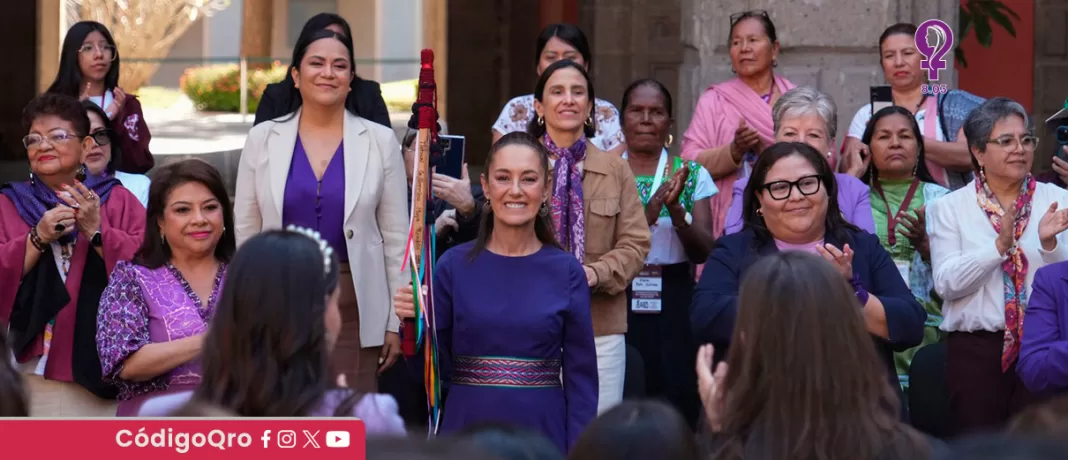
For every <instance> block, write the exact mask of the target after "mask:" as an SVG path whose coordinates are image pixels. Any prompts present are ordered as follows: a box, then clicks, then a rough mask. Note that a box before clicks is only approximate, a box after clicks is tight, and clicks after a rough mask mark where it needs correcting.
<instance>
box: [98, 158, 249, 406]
mask: <svg viewBox="0 0 1068 460" xmlns="http://www.w3.org/2000/svg"><path fill="white" fill-rule="evenodd" d="M155 177H156V180H155V181H153V182H152V188H151V190H150V192H149V200H148V219H147V222H150V224H149V225H147V226H146V227H147V228H146V229H145V239H144V243H143V244H142V245H141V249H140V250H139V251H138V253H137V257H135V258H134V260H133V262H119V264H118V265H117V266H116V267H115V271H113V272H112V273H111V279H110V282H109V283H108V287H107V289H105V290H104V293H103V295H102V296H101V299H100V310H99V311H98V316H97V328H96V340H97V350H98V351H99V353H100V366H101V370H102V371H103V375H104V379H105V381H109V382H112V383H115V384H116V385H117V386H118V387H119V408H118V414H117V415H118V416H120V417H123V416H135V415H137V413H138V410H139V409H140V407H141V404H143V403H144V401H145V400H146V399H148V398H151V397H153V396H159V395H160V394H164V393H173V392H178V391H183V390H190V389H192V388H194V387H195V386H196V385H197V384H198V383H200V365H199V363H198V362H197V358H198V356H199V355H200V351H201V347H202V345H203V343H204V333H205V332H206V331H207V329H208V322H209V321H210V320H211V317H212V314H213V313H214V311H215V303H216V299H217V298H218V295H219V288H220V286H221V285H222V280H223V277H224V276H225V274H226V263H227V262H229V261H230V258H231V257H232V256H233V253H234V250H235V247H236V243H235V242H234V232H233V228H234V225H233V222H234V217H233V208H232V207H231V204H230V198H229V196H228V195H227V193H226V188H225V186H224V185H223V181H222V177H221V176H219V172H218V171H216V170H215V168H214V167H212V166H211V165H209V164H208V163H206V162H203V161H200V160H186V161H182V162H179V163H172V164H170V165H167V166H165V167H163V168H162V169H160V170H159V171H158V172H157V173H156V176H155Z"/></svg>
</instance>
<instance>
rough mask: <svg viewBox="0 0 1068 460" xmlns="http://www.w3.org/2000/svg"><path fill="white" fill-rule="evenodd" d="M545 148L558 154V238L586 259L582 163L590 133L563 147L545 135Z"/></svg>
mask: <svg viewBox="0 0 1068 460" xmlns="http://www.w3.org/2000/svg"><path fill="white" fill-rule="evenodd" d="M544 144H545V148H547V149H548V150H549V153H550V154H551V155H552V156H554V157H556V163H555V164H554V165H553V199H552V213H553V223H554V224H555V225H554V228H553V230H554V233H556V241H558V242H560V244H561V245H562V246H563V247H564V248H565V249H567V250H568V251H570V252H571V254H573V255H574V256H575V258H576V259H578V261H579V262H583V261H584V260H585V258H586V222H585V220H584V219H583V218H582V216H583V198H582V172H581V171H579V166H578V165H579V163H580V162H582V161H583V160H585V159H586V137H585V136H583V137H582V138H580V139H579V140H578V141H577V142H575V144H574V145H572V146H571V147H568V148H566V149H565V148H561V147H559V146H557V145H556V144H554V143H553V140H552V139H550V138H549V135H548V134H546V135H545V140H544Z"/></svg>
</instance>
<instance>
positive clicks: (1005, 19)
mask: <svg viewBox="0 0 1068 460" xmlns="http://www.w3.org/2000/svg"><path fill="white" fill-rule="evenodd" d="M1014 19H1015V20H1017V21H1019V20H1020V16H1019V15H1018V14H1016V12H1015V11H1013V10H1012V8H1009V7H1008V6H1005V4H1004V3H1001V2H1000V1H999V0H967V1H966V2H964V3H962V4H961V6H960V24H959V25H960V27H958V28H957V30H959V31H960V32H958V33H959V35H960V36H959V37H956V38H957V46H956V48H955V49H954V50H953V54H954V57H955V58H956V59H957V62H959V63H960V66H961V67H962V68H967V67H968V60H967V59H965V58H964V49H963V48H961V47H960V45H961V43H963V42H964V38H965V37H967V36H968V32H970V31H972V29H975V38H976V40H978V41H979V45H981V46H983V47H986V48H989V47H990V45H991V43H993V41H994V28H993V26H992V25H991V24H990V22H991V21H993V22H994V23H996V24H997V25H999V26H1001V28H1002V29H1005V31H1006V32H1008V33H1009V35H1011V36H1013V37H1016V27H1015V26H1013V24H1012V21H1013V20H1014Z"/></svg>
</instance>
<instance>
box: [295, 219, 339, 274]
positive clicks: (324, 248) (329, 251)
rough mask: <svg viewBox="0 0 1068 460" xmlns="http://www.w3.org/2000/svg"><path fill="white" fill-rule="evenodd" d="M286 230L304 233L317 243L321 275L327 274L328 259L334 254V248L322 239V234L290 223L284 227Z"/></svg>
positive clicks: (328, 269)
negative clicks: (320, 255)
mask: <svg viewBox="0 0 1068 460" xmlns="http://www.w3.org/2000/svg"><path fill="white" fill-rule="evenodd" d="M286 230H288V231H291V232H294V233H299V234H301V235H304V236H306V237H308V238H310V239H311V240H312V241H314V242H315V243H316V244H318V245H319V251H320V252H322V253H323V275H324V276H326V275H329V274H330V259H331V257H332V256H333V255H334V248H331V247H330V244H329V243H327V242H326V240H324V239H323V237H322V235H319V232H317V231H315V230H311V229H308V228H304V227H298V226H296V225H290V226H288V227H286Z"/></svg>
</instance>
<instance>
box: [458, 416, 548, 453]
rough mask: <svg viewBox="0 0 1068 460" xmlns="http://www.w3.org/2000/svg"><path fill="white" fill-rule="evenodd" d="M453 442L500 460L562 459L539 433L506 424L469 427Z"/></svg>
mask: <svg viewBox="0 0 1068 460" xmlns="http://www.w3.org/2000/svg"><path fill="white" fill-rule="evenodd" d="M455 439H456V440H457V441H460V442H463V443H466V444H468V445H471V446H474V447H475V448H477V449H478V450H480V451H482V452H485V453H487V454H492V455H494V456H496V457H497V458H499V459H500V460H564V455H563V454H562V453H560V449H559V448H558V447H556V444H553V443H552V442H550V441H549V440H548V439H546V438H545V437H544V436H542V435H541V434H540V433H537V432H534V431H531V430H528V429H525V428H519V427H514V426H510V425H503V424H496V423H491V424H478V425H470V426H468V427H466V428H464V429H463V430H461V431H459V432H458V433H456V436H455Z"/></svg>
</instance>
